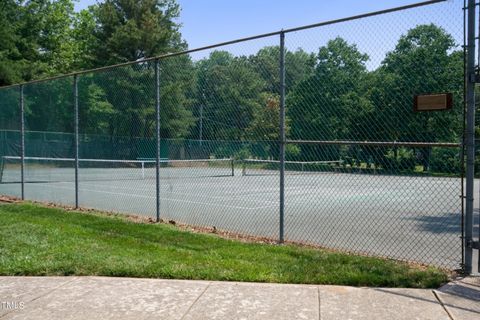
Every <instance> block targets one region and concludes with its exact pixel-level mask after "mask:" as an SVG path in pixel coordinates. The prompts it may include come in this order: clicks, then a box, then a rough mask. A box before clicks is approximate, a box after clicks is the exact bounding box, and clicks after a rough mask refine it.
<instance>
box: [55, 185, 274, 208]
mask: <svg viewBox="0 0 480 320" xmlns="http://www.w3.org/2000/svg"><path fill="white" fill-rule="evenodd" d="M62 183H64V182H62ZM80 184H81V185H90V186H99V187H106V188H112V189H121V190H132V189H133V188H131V187H130V188H128V187H121V186H118V187H117V186H110V185H104V184H96V183H85V182H82V183H80ZM163 187H164V188H165V189H168V186H165V185H164V186H163ZM134 190H135V191H137V190H140V191H142V190H143V191H151V190H152V188H141V187H140V188H138V187H135V188H134ZM161 191H162V190H160V192H161ZM163 191H164V192H168V193H171V194H178V195H188V196H192V195H193V196H196V197H198V196H200V197H204V198H212V199H227V200H238V199H236V198H237V197H241V196H242V195H243V194H241V193H238V192H236V193H225V194H232V195H235V196H211V195H202V194H198V193H195V194H194V193H184V192H177V191H167V190H163ZM193 191H197V192H198V188H195V190H193ZM255 193H257V194H258V193H259V192H258V191H256V192H255ZM247 201H251V202H265V203H275V204H278V200H277V201H271V200H259V199H254V200H250V199H247Z"/></svg>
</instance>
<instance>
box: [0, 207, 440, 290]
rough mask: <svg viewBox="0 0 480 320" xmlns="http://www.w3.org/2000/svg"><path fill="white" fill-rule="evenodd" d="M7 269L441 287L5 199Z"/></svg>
mask: <svg viewBox="0 0 480 320" xmlns="http://www.w3.org/2000/svg"><path fill="white" fill-rule="evenodd" d="M0 275H103V276H128V277H148V278H175V279H203V280H231V281H256V282H281V283H311V284H338V285H354V286H387V287H420V288H432V287H438V286H439V285H441V284H442V283H444V282H446V281H447V275H446V273H444V272H443V271H441V270H438V269H435V268H420V267H414V266H410V265H407V264H404V263H399V262H394V261H389V260H383V259H377V258H369V257H362V256H354V255H348V254H343V253H335V252H331V251H324V250H318V249H311V248H305V247H300V246H295V245H282V246H278V245H269V244H256V243H244V242H238V241H234V240H228V239H223V238H220V237H218V236H216V235H213V234H198V233H193V232H188V231H183V230H179V229H178V228H177V227H175V226H172V225H166V224H144V223H135V222H131V221H128V220H127V219H126V218H123V217H118V216H106V215H101V214H91V213H79V212H72V211H66V210H63V209H56V208H47V207H44V206H41V205H36V204H30V203H22V204H1V205H0Z"/></svg>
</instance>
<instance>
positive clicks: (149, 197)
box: [31, 184, 277, 210]
mask: <svg viewBox="0 0 480 320" xmlns="http://www.w3.org/2000/svg"><path fill="white" fill-rule="evenodd" d="M31 186H36V187H37V186H39V185H38V184H32V185H31ZM40 187H43V188H44V186H40ZM49 187H50V188H57V189H65V190H70V191H74V190H75V188H67V187H60V186H54V185H49ZM79 191H86V192H93V193H97V192H98V193H106V194H112V195H118V196H127V197H137V198H144V199H156V197H155V196H144V195H140V194H132V193H121V192H109V191H101V190H89V189H82V188H79ZM161 199H162V200H169V201H176V202H184V203H193V204H202V205H206V206H214V207H222V208H232V209H244V210H257V209H265V208H273V207H277V206H276V205H275V206H273V205H272V206H263V207H254V208H249V207H240V206H232V205H221V204H216V203H205V202H199V201H190V200H180V199H172V198H161Z"/></svg>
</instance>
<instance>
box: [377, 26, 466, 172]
mask: <svg viewBox="0 0 480 320" xmlns="http://www.w3.org/2000/svg"><path fill="white" fill-rule="evenodd" d="M455 49H458V46H457V45H456V43H455V41H454V39H453V38H452V36H451V35H449V34H448V33H447V32H445V30H443V29H442V28H440V27H438V26H436V25H433V24H429V25H420V26H418V27H416V28H414V29H411V30H409V31H408V33H407V34H406V35H403V36H402V37H401V38H400V40H399V41H398V43H397V45H396V47H395V49H394V50H393V51H392V52H389V53H388V54H387V56H386V58H385V59H384V61H383V62H382V65H381V67H380V68H379V70H377V72H376V73H375V79H374V85H372V86H371V89H370V90H369V91H370V92H369V97H370V100H371V101H372V103H373V104H374V105H375V113H374V121H372V122H373V123H377V124H381V125H378V126H379V127H378V128H377V129H379V130H376V138H378V139H388V140H390V141H391V140H393V141H422V142H458V141H459V139H460V135H461V132H462V129H461V128H462V112H463V108H462V102H461V101H462V100H463V99H462V92H463V91H462V90H463V59H462V57H463V55H462V52H461V51H459V50H455ZM441 92H453V93H454V102H455V106H454V108H453V109H452V110H450V111H444V112H423V113H414V112H412V111H411V110H412V103H413V102H412V101H413V97H414V95H417V94H425V93H441ZM430 154H431V148H422V149H420V156H421V160H422V164H423V166H424V169H425V170H427V169H428V167H429V159H430Z"/></svg>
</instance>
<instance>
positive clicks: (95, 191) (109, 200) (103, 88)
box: [78, 62, 156, 217]
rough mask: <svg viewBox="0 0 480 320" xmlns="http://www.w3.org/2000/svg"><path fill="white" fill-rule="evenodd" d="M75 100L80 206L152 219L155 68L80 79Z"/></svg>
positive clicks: (129, 68)
mask: <svg viewBox="0 0 480 320" xmlns="http://www.w3.org/2000/svg"><path fill="white" fill-rule="evenodd" d="M78 101H79V124H78V128H79V159H80V160H79V190H78V191H79V204H80V206H83V207H90V208H97V209H103V210H112V211H117V212H124V213H137V214H143V215H147V216H152V217H154V216H155V199H156V193H155V163H156V161H155V158H156V154H155V146H156V142H155V78H154V64H153V63H151V62H145V63H139V64H133V65H127V66H124V67H119V68H115V69H109V70H105V71H102V72H97V73H88V74H85V75H82V76H80V77H79V80H78Z"/></svg>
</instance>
